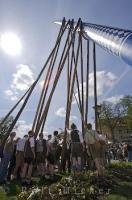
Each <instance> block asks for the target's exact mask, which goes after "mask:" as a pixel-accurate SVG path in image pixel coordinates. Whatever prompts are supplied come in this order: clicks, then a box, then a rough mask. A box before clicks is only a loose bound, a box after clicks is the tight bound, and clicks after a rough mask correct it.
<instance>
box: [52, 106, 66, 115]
mask: <svg viewBox="0 0 132 200" xmlns="http://www.w3.org/2000/svg"><path fill="white" fill-rule="evenodd" d="M55 114H56V115H57V116H59V117H65V116H66V109H65V108H64V107H60V108H59V109H58V110H57V111H56V113H55Z"/></svg>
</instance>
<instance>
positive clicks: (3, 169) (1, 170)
mask: <svg viewBox="0 0 132 200" xmlns="http://www.w3.org/2000/svg"><path fill="white" fill-rule="evenodd" d="M11 157H12V155H11V154H10V153H4V155H3V158H2V160H1V163H0V182H3V181H4V180H5V179H6V175H7V170H8V165H9V163H10V160H11Z"/></svg>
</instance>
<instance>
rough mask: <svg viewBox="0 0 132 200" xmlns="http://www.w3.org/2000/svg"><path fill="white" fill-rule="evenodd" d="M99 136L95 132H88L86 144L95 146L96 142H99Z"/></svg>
mask: <svg viewBox="0 0 132 200" xmlns="http://www.w3.org/2000/svg"><path fill="white" fill-rule="evenodd" d="M99 140H100V138H99V134H98V133H97V132H96V131H95V130H87V131H86V133H85V142H86V144H94V143H95V142H96V141H99Z"/></svg>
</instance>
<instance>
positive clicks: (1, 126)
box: [0, 116, 13, 140]
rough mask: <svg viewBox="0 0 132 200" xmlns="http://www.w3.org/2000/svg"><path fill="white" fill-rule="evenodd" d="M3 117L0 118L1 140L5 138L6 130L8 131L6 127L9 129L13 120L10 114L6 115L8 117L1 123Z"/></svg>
mask: <svg viewBox="0 0 132 200" xmlns="http://www.w3.org/2000/svg"><path fill="white" fill-rule="evenodd" d="M3 119H4V118H1V119H0V139H2V140H3V139H4V138H6V134H7V131H8V129H9V127H10V125H11V124H12V122H13V117H12V116H10V117H8V118H7V119H6V120H5V121H4V123H2V124H1V122H2V121H3Z"/></svg>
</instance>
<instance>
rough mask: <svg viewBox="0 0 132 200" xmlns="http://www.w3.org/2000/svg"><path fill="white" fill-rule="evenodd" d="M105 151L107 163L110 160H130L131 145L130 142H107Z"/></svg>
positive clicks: (131, 153) (131, 154) (131, 157)
mask: <svg viewBox="0 0 132 200" xmlns="http://www.w3.org/2000/svg"><path fill="white" fill-rule="evenodd" d="M105 153H106V159H107V162H108V163H110V162H111V161H112V160H120V161H129V162H131V161H132V145H131V143H130V142H127V143H126V142H122V143H115V144H108V145H107V146H106V152H105Z"/></svg>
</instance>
